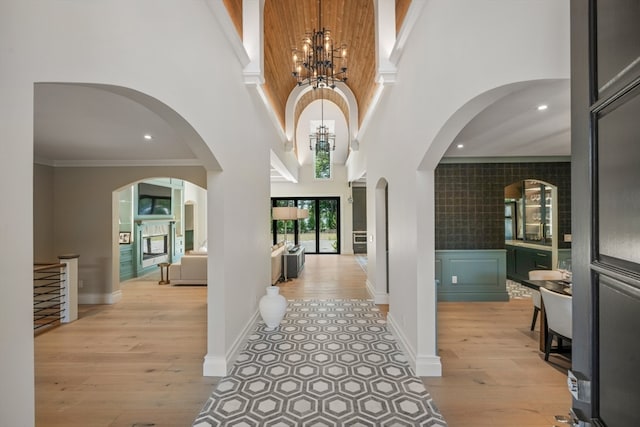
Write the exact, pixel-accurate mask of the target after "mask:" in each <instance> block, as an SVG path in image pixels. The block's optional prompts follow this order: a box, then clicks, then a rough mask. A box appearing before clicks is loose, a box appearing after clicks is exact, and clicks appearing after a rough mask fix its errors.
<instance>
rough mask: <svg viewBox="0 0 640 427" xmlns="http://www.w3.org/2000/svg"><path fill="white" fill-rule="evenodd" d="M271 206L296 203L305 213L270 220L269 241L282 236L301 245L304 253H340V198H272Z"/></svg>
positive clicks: (275, 241)
mask: <svg viewBox="0 0 640 427" xmlns="http://www.w3.org/2000/svg"><path fill="white" fill-rule="evenodd" d="M271 206H274V207H275V206H296V207H297V208H299V209H307V210H308V211H309V216H308V217H307V218H299V219H297V220H295V221H294V220H291V221H273V222H272V223H273V229H272V233H273V243H274V244H275V243H277V242H280V241H282V240H284V239H285V227H286V236H287V240H289V241H290V242H294V243H295V244H297V245H300V246H302V247H304V249H305V253H308V254H339V253H340V220H339V219H340V198H338V197H313V198H305V199H302V198H301V199H298V198H272V202H271Z"/></svg>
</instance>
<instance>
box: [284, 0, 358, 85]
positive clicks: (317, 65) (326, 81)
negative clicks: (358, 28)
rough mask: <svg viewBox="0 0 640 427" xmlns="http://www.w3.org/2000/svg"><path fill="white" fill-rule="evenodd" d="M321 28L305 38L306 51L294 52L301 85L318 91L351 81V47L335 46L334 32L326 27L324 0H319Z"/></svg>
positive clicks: (295, 70)
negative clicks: (323, 18)
mask: <svg viewBox="0 0 640 427" xmlns="http://www.w3.org/2000/svg"><path fill="white" fill-rule="evenodd" d="M318 28H321V30H318V31H316V30H315V29H314V30H313V32H312V33H307V34H306V36H305V37H304V38H303V39H302V49H300V50H299V49H293V51H292V59H293V70H292V72H291V74H293V77H295V78H296V80H297V82H298V86H303V85H310V86H313V88H314V89H317V88H319V87H330V88H331V89H335V87H336V82H338V81H341V82H346V81H347V45H346V44H341V45H339V46H338V47H335V46H334V43H333V39H332V38H331V32H330V31H329V30H328V29H326V28H324V27H323V26H322V0H318Z"/></svg>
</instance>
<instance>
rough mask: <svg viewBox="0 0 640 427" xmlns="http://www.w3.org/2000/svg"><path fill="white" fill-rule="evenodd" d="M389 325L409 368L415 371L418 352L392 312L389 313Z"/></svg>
mask: <svg viewBox="0 0 640 427" xmlns="http://www.w3.org/2000/svg"><path fill="white" fill-rule="evenodd" d="M387 325H388V326H389V330H390V331H391V333H392V334H393V335H394V336H395V337H396V339H397V340H398V344H400V349H401V350H402V352H403V353H404V355H405V356H407V361H408V362H409V366H411V368H412V369H413V370H414V371H415V367H416V351H415V350H414V349H413V347H412V346H411V344H410V343H409V340H408V339H407V336H406V335H405V334H404V332H402V329H400V328H399V325H398V322H396V321H395V319H394V317H393V315H392V314H391V312H389V313H387Z"/></svg>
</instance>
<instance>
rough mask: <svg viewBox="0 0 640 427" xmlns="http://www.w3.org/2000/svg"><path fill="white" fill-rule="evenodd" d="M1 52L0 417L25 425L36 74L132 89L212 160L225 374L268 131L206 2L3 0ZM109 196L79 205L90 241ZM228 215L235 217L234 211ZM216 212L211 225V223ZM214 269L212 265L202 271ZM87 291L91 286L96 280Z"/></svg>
mask: <svg viewBox="0 0 640 427" xmlns="http://www.w3.org/2000/svg"><path fill="white" fill-rule="evenodd" d="M0 55H1V57H0V63H2V67H0V73H1V74H0V93H2V97H0V117H1V118H2V121H1V122H0V124H1V126H0V141H2V143H0V147H1V148H0V150H1V152H0V178H2V179H3V181H4V182H11V183H12V185H11V186H9V188H8V189H7V190H6V191H5V196H6V197H7V200H11V202H12V204H13V205H16V206H20V207H21V208H20V209H3V210H2V213H1V214H0V215H1V216H0V235H1V236H2V241H3V242H6V241H10V242H14V243H13V244H12V245H11V246H9V245H0V246H1V247H2V253H1V254H0V255H1V256H0V260H1V261H0V262H2V265H1V267H2V270H3V274H4V279H3V286H4V291H5V292H4V293H3V298H2V299H0V313H2V314H1V316H2V317H1V318H0V325H1V326H0V328H2V329H0V340H1V341H2V343H3V351H2V356H0V357H2V360H0V376H1V377H2V379H3V388H2V389H3V395H2V399H0V424H2V425H11V426H32V425H33V424H34V416H33V413H34V411H33V406H34V385H33V383H34V381H33V378H34V376H33V336H32V334H33V332H32V329H31V327H32V319H31V316H32V308H31V307H32V301H31V299H32V296H31V292H30V291H29V287H28V286H24V284H25V283H31V276H32V273H31V269H32V262H33V252H34V251H33V221H32V219H33V216H32V215H33V186H32V183H33V126H34V123H33V116H34V115H33V98H34V87H33V85H34V83H36V82H86V83H98V84H106V85H115V86H121V87H125V88H132V89H135V90H137V91H139V92H142V93H144V94H147V95H149V96H151V97H153V98H155V99H157V100H159V101H160V102H161V103H163V104H165V105H167V106H169V107H171V108H172V109H173V110H175V111H176V112H177V113H178V114H179V115H180V116H182V118H184V119H185V120H186V121H187V122H188V123H189V124H190V125H191V126H192V127H193V128H194V129H195V130H196V132H197V133H198V135H199V136H200V137H201V138H202V140H204V141H205V143H206V146H207V147H204V148H206V150H209V151H210V152H212V153H213V154H214V155H215V158H216V159H217V161H218V163H219V165H220V169H221V170H220V171H217V172H213V171H212V170H210V171H209V172H208V175H209V176H208V178H209V182H208V183H207V185H211V186H212V188H213V189H214V190H213V192H212V191H211V190H210V191H209V209H208V215H209V229H208V233H209V236H208V239H209V241H216V242H218V244H219V247H220V248H224V249H221V252H218V253H216V255H217V256H219V257H220V259H221V261H220V260H212V257H211V256H210V257H209V259H210V267H209V272H210V277H212V276H214V277H213V279H212V282H213V283H212V284H213V286H211V287H210V289H209V313H210V316H209V335H208V339H209V346H208V349H209V353H210V354H209V355H208V356H210V358H212V359H213V360H216V361H218V362H220V364H219V365H218V367H219V368H220V370H219V371H217V372H221V371H226V368H227V349H228V348H229V346H230V343H232V342H233V341H234V338H235V337H237V336H239V335H240V334H241V332H242V330H243V328H244V327H245V325H246V324H247V322H249V321H250V320H251V318H252V316H253V314H254V313H255V312H256V309H257V302H256V301H257V299H258V297H259V296H260V295H262V294H263V293H264V288H263V286H264V284H265V283H268V281H269V259H268V256H266V255H265V249H264V248H268V247H269V242H268V240H267V239H266V238H265V237H263V236H264V229H265V227H268V205H269V181H268V180H269V178H268V177H269V147H270V145H271V144H272V143H273V141H277V140H278V139H279V136H278V134H277V133H276V132H274V131H273V126H272V125H271V121H270V120H269V119H268V118H267V117H266V114H265V112H264V107H263V106H262V105H261V103H260V102H259V101H258V100H256V99H255V97H254V96H253V95H251V94H250V91H249V90H248V89H247V87H246V86H245V85H244V83H243V79H242V68H243V67H242V64H241V63H240V61H239V59H238V56H237V55H236V54H235V52H234V51H233V50H232V48H231V47H230V46H229V44H228V42H227V40H226V38H225V37H224V35H223V34H222V32H221V31H220V24H219V22H218V21H217V19H216V18H215V17H214V16H213V15H212V13H211V11H210V9H209V8H208V7H207V3H206V2H201V1H193V2H175V1H172V0H138V1H136V2H130V1H127V0H113V1H109V2H71V1H66V0H64V1H63V0H52V1H49V2H40V1H36V0H7V1H3V2H2V3H1V4H0ZM247 123H252V124H253V125H252V126H247ZM196 148H197V147H196ZM206 150H203V152H206ZM199 155H200V153H199ZM209 164H211V163H209ZM70 174H73V172H71V171H67V172H63V173H62V174H61V175H60V184H62V183H63V182H64V183H65V184H66V183H69V184H70V180H69V176H68V175H70ZM160 175H162V176H165V175H166V174H165V173H163V174H160ZM131 181H132V179H129V180H128V182H131ZM247 182H250V183H251V185H247ZM122 184H123V185H124V184H125V182H123V183H122ZM113 189H114V188H111V189H110V191H112V190H113ZM212 193H213V194H212ZM60 196H61V198H62V200H61V201H60V203H63V201H67V202H72V199H73V197H74V195H73V194H71V191H68V192H67V191H66V190H65V191H64V192H62V194H60ZM213 200H215V201H216V203H218V201H221V204H220V206H221V207H224V209H222V210H219V209H212V205H213ZM110 203H111V195H109V197H108V198H107V200H106V201H105V203H104V204H102V205H101V206H102V207H104V209H105V212H104V213H100V212H97V211H95V210H92V211H91V213H92V214H95V215H97V216H98V218H100V223H99V224H98V225H97V226H96V227H95V232H94V233H92V237H95V238H97V239H98V242H104V241H107V240H109V239H110V238H111V234H112V231H113V230H112V229H111V228H110V226H109V224H111V220H110V218H109V219H107V218H103V215H104V216H108V217H110V215H111V212H112V209H111V205H110ZM73 206H76V205H75V204H74V205H73ZM216 206H217V205H216ZM238 210H240V211H242V212H244V213H243V214H241V215H238V213H237V212H238ZM54 215H55V217H56V219H58V218H63V217H64V212H63V211H62V210H61V209H58V208H56V209H55V212H54ZM96 219H97V218H92V220H94V221H95V220H96ZM87 220H88V219H87V218H84V219H82V221H87ZM214 220H215V223H216V224H217V226H215V227H211V223H212V221H214ZM59 228H60V229H59V230H57V231H56V236H59V237H60V238H61V239H62V240H61V242H60V246H61V247H64V248H65V249H66V248H69V249H72V250H73V249H78V242H77V241H72V240H71V238H70V237H65V236H66V233H71V236H76V237H77V234H76V230H75V228H74V227H73V226H72V225H70V222H67V220H64V222H63V223H62V225H61V226H60V227H59ZM225 228H226V229H227V230H228V231H227V232H226V233H225ZM83 237H84V236H83ZM99 244H100V245H101V243H99ZM82 245H84V244H82ZM80 250H81V251H84V252H85V255H84V257H83V254H82V253H81V254H80V256H81V258H80V262H81V263H82V262H83V261H82V260H83V258H84V259H85V260H87V259H89V260H90V265H89V266H88V267H89V268H91V269H94V270H104V269H105V262H106V259H107V258H109V257H112V254H111V253H110V252H109V251H108V250H107V251H105V252H104V253H103V252H102V249H99V250H96V249H95V248H94V247H93V246H92V247H84V246H83V247H81V248H80ZM79 252H80V251H79ZM212 264H214V265H216V266H218V267H221V268H220V269H217V270H216V269H212V267H211V265H212ZM85 265H86V264H85ZM247 265H250V266H251V267H252V268H246V267H247ZM106 275H107V276H108V275H113V272H111V273H109V272H107V273H106ZM93 277H94V276H92V278H93ZM87 285H89V284H87ZM90 286H92V288H91V289H98V288H97V286H98V284H97V283H96V284H95V285H94V284H91V285H90ZM93 286H96V288H93ZM227 288H229V289H227ZM227 290H228V291H227ZM216 292H219V293H217V294H216ZM226 307H233V311H231V310H226V309H225V308H226ZM216 317H222V318H223V321H222V322H217V323H216V322H215V321H214V320H212V319H216ZM205 368H206V367H205Z"/></svg>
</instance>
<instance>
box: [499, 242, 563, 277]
mask: <svg viewBox="0 0 640 427" xmlns="http://www.w3.org/2000/svg"><path fill="white" fill-rule="evenodd" d="M505 247H506V249H507V278H508V279H511V280H515V281H517V282H520V281H522V280H525V279H527V278H528V277H529V271H531V270H551V269H552V268H553V267H552V256H551V250H550V249H546V248H544V249H543V248H535V247H525V246H515V245H506V246H505Z"/></svg>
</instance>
